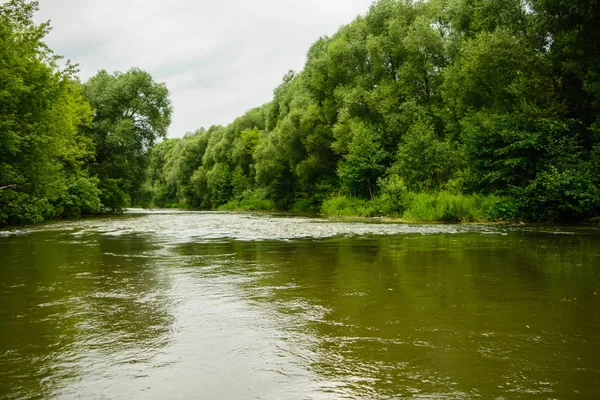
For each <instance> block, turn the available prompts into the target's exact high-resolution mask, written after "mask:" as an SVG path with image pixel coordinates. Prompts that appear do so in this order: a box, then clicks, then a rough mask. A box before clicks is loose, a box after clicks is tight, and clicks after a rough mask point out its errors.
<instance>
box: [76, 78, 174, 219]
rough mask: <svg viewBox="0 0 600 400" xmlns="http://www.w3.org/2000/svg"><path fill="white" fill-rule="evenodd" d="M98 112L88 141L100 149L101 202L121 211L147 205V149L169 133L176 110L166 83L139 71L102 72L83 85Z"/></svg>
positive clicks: (98, 151)
mask: <svg viewBox="0 0 600 400" xmlns="http://www.w3.org/2000/svg"><path fill="white" fill-rule="evenodd" d="M84 94H85V97H86V99H87V100H88V101H89V102H90V104H91V106H92V107H93V109H94V111H95V114H94V120H93V123H92V127H91V129H90V130H89V137H90V138H91V139H92V140H93V142H94V145H95V147H96V160H95V163H94V168H93V169H94V171H95V172H96V174H97V175H98V177H99V178H100V188H101V189H102V203H103V204H104V206H106V207H108V208H110V209H112V210H120V209H122V208H123V207H127V206H129V205H131V204H136V203H139V202H141V201H143V197H144V195H143V193H142V184H143V183H144V180H145V171H146V168H147V165H148V161H149V157H148V151H149V150H150V149H151V148H152V146H153V145H154V143H155V142H156V140H157V139H159V138H164V137H166V135H167V129H168V127H169V125H170V124H171V114H172V112H173V108H172V106H171V101H170V100H169V91H168V89H167V87H166V85H165V84H164V83H157V82H155V81H154V79H153V78H152V76H151V75H150V74H149V73H147V72H145V71H142V70H141V69H138V68H133V69H131V70H129V71H127V72H126V73H120V72H115V73H112V74H110V73H108V72H106V71H105V70H102V71H100V72H98V74H96V75H95V76H94V77H92V78H91V79H90V80H89V81H87V82H86V83H85V85H84Z"/></svg>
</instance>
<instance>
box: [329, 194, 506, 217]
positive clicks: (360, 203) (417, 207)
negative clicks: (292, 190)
mask: <svg viewBox="0 0 600 400" xmlns="http://www.w3.org/2000/svg"><path fill="white" fill-rule="evenodd" d="M515 209H516V207H515V204H514V201H513V200H512V199H511V198H508V197H499V196H483V195H477V194H472V195H471V194H469V195H466V194H452V193H449V192H439V193H418V194H417V193H407V194H406V196H404V197H403V198H402V199H395V200H391V199H386V198H375V199H373V200H364V199H357V198H352V197H346V196H338V197H334V198H331V199H329V200H326V201H325V202H324V203H323V205H322V207H321V213H322V214H323V215H325V216H329V217H337V218H339V217H377V216H384V217H390V218H398V219H401V220H404V221H410V222H487V221H498V220H506V219H513V218H515V217H516V211H515Z"/></svg>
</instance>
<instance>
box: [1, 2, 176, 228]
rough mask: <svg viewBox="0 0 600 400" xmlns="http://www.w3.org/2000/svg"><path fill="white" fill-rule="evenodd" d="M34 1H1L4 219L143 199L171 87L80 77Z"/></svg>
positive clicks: (136, 75) (123, 77)
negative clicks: (38, 20)
mask: <svg viewBox="0 0 600 400" xmlns="http://www.w3.org/2000/svg"><path fill="white" fill-rule="evenodd" d="M37 7H38V4H37V2H35V1H25V0H11V1H8V2H6V3H4V4H2V5H0V225H4V224H16V223H28V222H40V221H43V220H44V219H48V218H55V217H65V216H66V217H69V216H79V215H82V214H90V213H97V212H100V211H102V210H119V209H121V208H123V207H124V206H128V205H130V204H131V203H132V201H136V202H140V201H142V198H143V195H142V192H143V190H142V185H143V181H144V175H145V174H144V172H145V170H146V167H147V159H148V157H147V152H148V150H149V148H150V147H151V146H152V145H153V144H154V141H155V140H156V139H157V138H158V137H164V136H165V134H166V129H167V127H168V125H169V123H170V114H171V106H170V103H169V100H168V91H167V89H166V88H165V87H164V85H162V84H156V83H154V82H153V80H152V77H151V76H150V75H148V74H147V73H145V72H143V71H140V70H138V69H132V70H131V71H129V72H127V73H125V74H113V75H109V74H108V73H106V72H105V71H101V72H99V73H98V75H96V76H95V77H93V78H92V79H90V81H89V82H87V83H86V84H84V85H82V84H81V83H79V81H78V80H77V77H76V75H75V74H76V72H77V71H76V69H75V67H74V66H73V65H71V64H70V63H68V62H67V63H66V67H61V66H60V65H59V64H60V62H59V60H60V57H58V56H56V55H54V54H53V52H52V51H51V50H50V49H49V48H48V46H47V45H46V44H45V43H44V41H43V40H44V37H45V35H46V34H47V33H48V32H49V30H50V26H49V24H48V23H42V24H39V25H38V24H35V23H34V22H33V14H34V12H35V11H36V10H37Z"/></svg>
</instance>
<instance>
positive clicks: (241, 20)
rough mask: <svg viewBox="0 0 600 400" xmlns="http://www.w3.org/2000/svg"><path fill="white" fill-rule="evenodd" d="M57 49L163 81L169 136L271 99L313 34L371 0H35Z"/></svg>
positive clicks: (328, 31) (327, 30) (94, 67)
mask: <svg viewBox="0 0 600 400" xmlns="http://www.w3.org/2000/svg"><path fill="white" fill-rule="evenodd" d="M39 3H40V11H39V12H38V13H37V14H36V17H35V18H36V20H37V21H46V20H50V21H51V25H52V27H53V30H52V32H51V33H50V34H49V35H48V37H47V38H46V42H47V44H48V45H49V46H50V48H52V49H53V50H54V51H55V53H57V54H59V55H62V56H64V57H65V58H67V59H70V60H71V61H72V62H74V63H78V64H79V69H80V73H79V77H80V79H81V80H82V81H86V80H87V79H88V78H90V77H91V76H93V75H95V74H96V72H97V71H99V70H101V69H106V70H107V71H109V72H114V71H122V72H125V71H127V70H128V69H130V68H132V67H134V66H135V67H139V68H141V69H143V70H145V71H147V72H149V73H150V74H151V75H152V76H153V77H154V79H155V81H157V82H165V83H166V84H167V87H168V88H169V90H170V92H171V96H170V98H171V101H172V103H173V107H174V114H173V123H172V124H171V127H170V129H169V136H170V137H181V136H183V135H184V134H185V133H186V132H193V131H195V130H196V129H198V128H200V127H206V128H208V127H210V126H211V125H226V124H228V123H230V122H232V121H233V120H234V119H235V118H236V117H239V116H241V115H243V114H244V113H245V112H246V111H248V110H250V109H252V108H254V107H257V106H260V105H262V104H264V103H266V102H268V101H270V100H271V99H272V95H273V89H274V88H275V87H276V86H277V85H279V84H280V83H281V80H282V77H283V75H284V74H285V73H286V72H287V71H288V70H290V69H293V70H295V71H300V70H301V69H302V68H303V66H304V62H305V57H306V52H307V51H308V49H309V47H310V45H311V44H312V43H314V42H315V41H316V40H317V39H318V38H319V37H321V36H324V35H332V34H333V33H335V32H336V31H337V30H338V28H339V27H340V26H341V25H344V24H348V23H350V22H351V21H352V20H353V19H354V18H356V16H358V15H359V14H365V13H366V12H367V11H368V9H369V6H370V4H371V0H296V1H291V0H253V1H244V0H199V1H194V0H169V1H165V0H39Z"/></svg>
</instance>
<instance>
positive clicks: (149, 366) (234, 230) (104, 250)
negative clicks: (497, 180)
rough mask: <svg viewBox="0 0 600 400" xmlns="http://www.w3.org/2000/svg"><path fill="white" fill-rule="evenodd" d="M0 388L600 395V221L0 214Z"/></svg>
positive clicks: (202, 395)
mask: <svg viewBox="0 0 600 400" xmlns="http://www.w3.org/2000/svg"><path fill="white" fill-rule="evenodd" d="M0 397H2V398H7V399H22V398H44V399H46V398H61V399H63V398H64V399H69V398H86V399H87V398H92V399H95V398H110V399H130V398H144V399H166V398H168V399H191V398H194V399H253V398H254V399H344V398H345V399H401V398H416V399H419V398H427V399H521V398H523V399H580V398H590V399H592V398H600V230H599V229H598V228H586V227H552V226H528V225H525V226H517V225H411V224H396V223H366V222H338V221H332V220H327V219H320V218H307V217H298V216H293V215H286V214H264V213H223V212H185V211H153V212H146V211H141V210H133V211H131V212H128V213H125V214H123V215H120V216H115V217H104V218H94V219H83V220H77V221H63V222H52V223H48V224H43V225H39V226H35V227H25V228H16V229H8V230H1V231H0Z"/></svg>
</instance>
